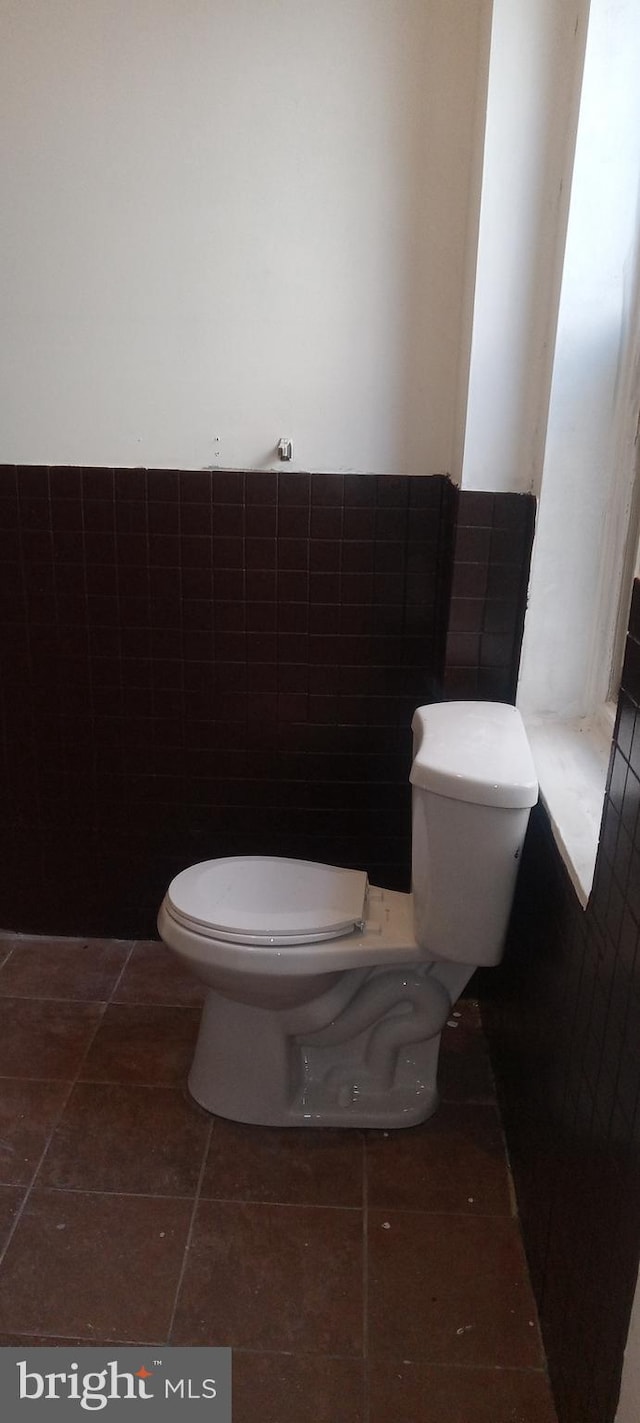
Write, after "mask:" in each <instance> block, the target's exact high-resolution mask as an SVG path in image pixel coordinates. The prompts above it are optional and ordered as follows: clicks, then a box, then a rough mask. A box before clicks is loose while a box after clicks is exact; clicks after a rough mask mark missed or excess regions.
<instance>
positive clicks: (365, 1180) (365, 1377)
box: [362, 1132, 369, 1423]
mask: <svg viewBox="0 0 640 1423" xmlns="http://www.w3.org/2000/svg"><path fill="white" fill-rule="evenodd" d="M362 1358H363V1368H362V1413H363V1420H364V1423H369V1177H368V1172H367V1138H366V1135H365V1133H364V1132H363V1133H362Z"/></svg>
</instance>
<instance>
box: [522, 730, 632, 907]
mask: <svg viewBox="0 0 640 1423" xmlns="http://www.w3.org/2000/svg"><path fill="white" fill-rule="evenodd" d="M614 714H615V713H614V709H613V708H612V706H611V705H610V704H607V705H606V706H604V707H602V708H601V710H600V711H598V712H597V713H596V714H594V715H593V716H588V717H574V718H571V719H567V720H558V719H553V720H552V719H545V718H542V717H528V718H525V725H526V728H527V734H528V737H529V741H530V744H531V750H532V752H533V759H534V762H535V766H536V771H537V774H538V780H539V782H540V798H541V800H542V802H543V804H544V805H545V806H546V809H547V811H548V814H549V819H550V821H551V829H552V831H553V837H554V839H555V842H556V845H557V846H558V849H559V851H560V854H561V856H562V859H563V861H564V863H565V865H566V867H567V871H568V873H569V877H570V879H571V883H572V884H573V887H574V889H575V891H576V894H577V896H578V899H579V900H580V903H581V905H582V907H583V909H584V908H585V907H586V905H587V902H588V899H589V895H590V893H591V886H592V884H593V874H594V870H595V863H596V854H597V851H598V840H599V838H600V823H601V820H602V808H603V804H604V791H605V785H606V780H607V769H608V765H609V754H610V750H611V736H612V732H613V720H614Z"/></svg>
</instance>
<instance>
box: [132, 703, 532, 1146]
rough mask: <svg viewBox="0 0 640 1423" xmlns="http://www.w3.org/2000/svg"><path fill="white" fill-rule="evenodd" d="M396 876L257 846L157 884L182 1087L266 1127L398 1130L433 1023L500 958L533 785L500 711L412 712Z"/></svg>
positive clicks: (434, 1055)
mask: <svg viewBox="0 0 640 1423" xmlns="http://www.w3.org/2000/svg"><path fill="white" fill-rule="evenodd" d="M412 730H413V764H412V767H411V776H410V779H411V784H412V887H411V893H410V894H403V893H399V892H397V891H394V890H388V889H383V888H379V887H376V886H374V885H370V884H369V882H368V879H367V876H366V874H365V872H364V871H363V870H352V869H342V868H340V867H338V866H335V865H323V864H316V863H313V862H310V861H307V860H293V859H282V858H277V859H276V858H271V857H269V856H251V855H249V856H230V857H226V858H223V859H217V860H207V861H205V862H204V863H202V864H197V865H192V866H190V867H189V868H188V869H185V870H183V871H182V872H181V873H180V874H178V875H177V876H176V878H175V879H174V880H172V882H171V884H170V885H169V889H168V890H167V893H166V895H165V898H164V901H163V903H162V906H161V908H160V913H159V916H158V928H159V931H160V937H161V939H162V940H163V942H164V943H165V944H166V945H167V946H168V948H170V949H172V950H173V952H174V953H175V954H177V956H178V958H179V959H180V960H181V962H182V964H183V965H184V967H185V968H188V969H190V970H191V972H192V973H194V974H195V975H196V976H197V977H198V978H200V979H201V980H202V981H203V982H204V983H205V984H206V985H207V989H208V992H207V996H206V999H205V1004H204V1009H203V1015H202V1022H201V1025H200V1033H199V1037H198V1041H197V1044H196V1049H195V1056H194V1060H193V1064H192V1067H191V1072H190V1075H189V1089H190V1091H191V1093H192V1095H193V1097H194V1098H195V1099H196V1101H197V1102H199V1103H200V1104H201V1106H203V1107H205V1108H206V1110H207V1111H209V1112H213V1113H215V1114H216V1115H218V1116H222V1117H229V1118H231V1119H232V1120H235V1121H239V1122H253V1123H260V1124H263V1125H267V1126H304V1125H308V1126H330V1127H338V1126H345V1127H400V1126H411V1125H414V1124H415V1123H417V1122H420V1121H423V1120H424V1119H425V1118H426V1117H428V1116H430V1115H431V1113H432V1112H433V1111H435V1108H436V1107H437V1104H438V1091H437V1082H436V1078H437V1066H438V1051H439V1046H440V1034H441V1031H442V1028H443V1027H444V1025H445V1023H446V1022H447V1019H448V1018H449V1017H450V1015H451V1012H452V1009H453V1006H454V1004H455V1002H456V999H457V998H458V997H459V996H460V994H461V993H462V991H463V989H464V987H465V985H466V984H467V982H468V980H469V979H470V977H471V975H472V973H473V972H474V969H475V968H477V967H479V966H480V965H483V966H486V965H492V964H496V963H498V962H499V961H500V958H501V957H502V952H503V945H504V939H505V934H506V929H507V922H508V918H509V912H510V908H511V903H512V900H513V893H514V889H515V882H516V875H517V871H518V864H519V858H520V852H521V849H522V844H523V841H524V836H525V832H526V828H527V822H528V819H529V813H530V809H531V806H532V805H534V804H535V802H536V800H537V797H538V786H537V781H536V774H535V769H534V765H533V760H532V756H531V751H530V748H529V744H528V741H527V737H526V732H525V729H524V726H523V724H522V719H521V717H520V714H519V712H518V711H517V709H516V708H515V707H512V706H508V705H506V704H503V703H494V702H439V703H435V704H433V705H431V706H424V707H419V708H418V710H417V711H416V712H415V714H414V717H413V721H412Z"/></svg>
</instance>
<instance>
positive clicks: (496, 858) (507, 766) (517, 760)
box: [410, 702, 538, 965]
mask: <svg viewBox="0 0 640 1423" xmlns="http://www.w3.org/2000/svg"><path fill="white" fill-rule="evenodd" d="M412 731H413V764H412V767H411V777H410V779H411V784H412V787H413V794H412V821H413V830H412V834H413V838H412V893H413V909H414V929H415V934H416V939H417V942H418V944H419V945H420V947H421V948H423V949H424V952H425V955H427V956H428V957H430V958H435V959H448V960H453V961H455V962H456V963H465V964H475V965H481V964H496V963H498V962H499V960H500V959H501V957H502V952H503V947H504V939H505V934H506V930H507V923H508V920H509V912H510V909H511V904H512V901H513V894H514V890H515V883H516V876H517V873H518V866H519V862H520V854H521V850H522V845H523V841H524V837H525V832H526V829H527V822H528V820H529V813H530V809H531V806H532V805H535V802H536V800H537V799H538V783H537V779H536V773H535V768H534V765H533V758H532V755H531V750H530V747H529V742H528V740H527V735H526V732H525V729H524V726H523V723H522V718H521V716H520V713H519V712H518V710H517V709H516V707H512V706H508V705H506V704H504V703H502V702H438V703H435V704H434V705H433V706H426V707H418V709H417V711H416V712H415V713H414V717H413V721H412Z"/></svg>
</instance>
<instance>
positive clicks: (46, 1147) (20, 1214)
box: [0, 943, 133, 1269]
mask: <svg viewBox="0 0 640 1423" xmlns="http://www.w3.org/2000/svg"><path fill="white" fill-rule="evenodd" d="M132 951H133V943H131V946H130V948H129V953H128V954H127V957H126V959H125V963H124V964H123V966H122V969H121V971H120V974H119V975H118V982H119V980H120V977H121V974H122V973H123V972H124V969H125V966H126V964H127V963H128V962H129V958H130V957H131V953H132ZM112 991H113V990H112ZM85 1001H86V1000H85ZM94 1001H95V1000H94ZM108 1002H109V999H106V1000H104V1001H99V1002H98V1004H97V1006H98V1007H99V1008H100V1009H101V1012H100V1013H98V1015H97V1017H96V1021H95V1026H94V1029H93V1032H92V1033H91V1034H90V1036H89V1038H88V1040H87V1043H86V1046H85V1049H84V1052H83V1053H82V1054H81V1056H80V1058H79V1061H78V1066H77V1069H76V1073H75V1076H74V1077H73V1078H71V1079H70V1080H69V1083H68V1089H67V1091H66V1093H65V1095H64V1097H63V1099H62V1102H61V1103H60V1109H59V1111H58V1113H57V1115H56V1117H55V1119H54V1121H53V1122H52V1125H51V1130H50V1132H49V1133H48V1135H47V1138H46V1141H45V1144H44V1147H43V1150H42V1151H41V1153H40V1156H39V1157H38V1161H37V1163H36V1166H35V1170H34V1172H33V1175H32V1177H31V1180H30V1181H29V1184H28V1186H27V1189H26V1191H25V1194H24V1197H23V1200H22V1204H21V1206H20V1209H19V1210H18V1211H16V1214H15V1216H14V1219H13V1223H12V1226H11V1229H10V1231H9V1234H8V1236H7V1239H6V1240H5V1243H4V1246H3V1248H2V1250H1V1251H0V1269H1V1268H2V1265H3V1263H4V1260H5V1258H6V1255H7V1251H8V1250H9V1246H10V1245H11V1242H12V1240H13V1237H14V1235H15V1233H16V1231H17V1229H18V1226H19V1224H20V1221H21V1220H22V1217H23V1215H24V1212H25V1210H26V1207H27V1203H28V1201H29V1199H30V1197H31V1193H32V1191H33V1188H34V1186H35V1184H36V1181H37V1179H38V1175H39V1173H40V1168H41V1166H42V1164H43V1162H44V1159H45V1156H46V1155H47V1152H48V1150H49V1147H50V1145H51V1142H52V1140H53V1137H54V1133H55V1131H56V1129H57V1127H58V1123H59V1122H60V1119H61V1117H62V1115H63V1113H64V1111H65V1110H66V1107H67V1105H68V1102H69V1098H70V1096H71V1093H72V1092H73V1089H74V1087H75V1085H76V1083H77V1081H78V1078H79V1076H80V1070H81V1068H82V1064H83V1062H84V1061H85V1059H86V1057H87V1053H88V1052H89V1050H90V1048H91V1045H92V1043H93V1042H94V1040H95V1037H96V1034H97V1032H98V1030H99V1028H100V1026H101V1024H102V1020H103V1018H104V1015H105V1013H106V1011H107V1004H108ZM17 1080H25V1079H17ZM26 1080H33V1079H26ZM35 1080H37V1081H39V1080H44V1081H64V1078H46V1079H35Z"/></svg>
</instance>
